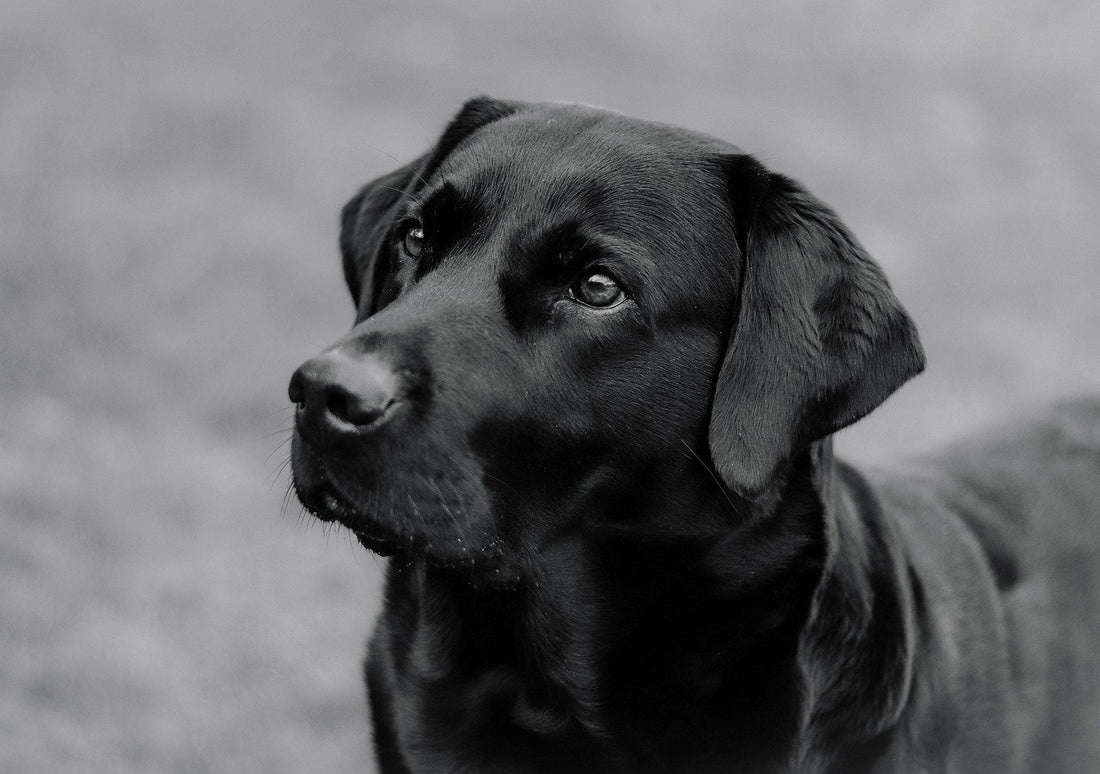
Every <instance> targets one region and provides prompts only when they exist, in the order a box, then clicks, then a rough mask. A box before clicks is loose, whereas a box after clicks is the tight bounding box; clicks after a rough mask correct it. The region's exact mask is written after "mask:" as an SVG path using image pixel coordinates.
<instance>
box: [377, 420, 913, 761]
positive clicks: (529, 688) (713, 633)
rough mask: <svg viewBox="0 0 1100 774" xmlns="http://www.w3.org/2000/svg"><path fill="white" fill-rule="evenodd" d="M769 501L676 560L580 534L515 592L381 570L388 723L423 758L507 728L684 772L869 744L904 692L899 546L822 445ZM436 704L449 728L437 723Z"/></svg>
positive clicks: (908, 628)
mask: <svg viewBox="0 0 1100 774" xmlns="http://www.w3.org/2000/svg"><path fill="white" fill-rule="evenodd" d="M777 502H778V505H776V506H774V507H772V508H770V511H769V512H768V513H766V514H764V513H749V515H748V516H747V517H743V518H741V519H740V521H739V523H738V524H736V525H734V526H729V527H727V529H726V531H725V532H724V533H723V534H721V535H720V536H714V537H711V538H708V539H707V540H698V541H695V540H692V541H685V542H683V543H682V544H677V545H675V546H672V547H670V546H668V545H667V544H663V545H658V544H654V543H650V542H646V541H642V542H641V543H639V544H636V545H631V546H627V547H624V545H623V543H622V541H621V540H611V539H607V536H606V534H603V533H599V532H596V533H592V534H590V533H577V534H575V535H573V536H571V537H569V538H568V539H564V540H561V541H558V542H557V543H555V544H554V545H553V546H552V547H551V548H550V549H548V552H547V556H546V557H545V561H544V565H543V568H542V570H541V573H540V575H539V576H538V580H537V581H536V582H534V583H530V584H526V585H524V586H522V587H520V588H518V589H489V588H481V589H478V588H474V587H472V586H470V585H468V584H463V583H456V582H455V577H454V576H453V574H452V573H450V572H448V571H446V570H440V569H433V568H431V567H429V566H426V565H422V564H415V565H414V566H412V567H407V568H404V569H402V568H399V567H396V566H395V568H394V569H391V572H390V576H389V580H388V587H387V609H386V613H385V615H384V617H383V625H382V627H380V631H379V635H378V636H379V637H383V638H384V637H388V636H393V635H396V636H394V639H393V643H394V644H395V645H396V644H397V643H399V642H401V643H405V645H404V646H401V647H402V648H403V650H400V651H398V650H397V649H396V648H386V650H387V651H392V652H393V654H394V655H392V656H391V659H392V663H390V664H389V665H388V667H389V668H388V669H387V670H386V671H388V672H389V673H390V680H391V683H392V686H393V692H394V695H395V697H396V701H398V702H399V703H406V704H407V705H408V706H406V707H404V708H402V710H401V711H402V713H411V714H412V715H415V716H420V717H421V718H425V717H433V716H434V717H435V719H436V721H437V724H435V725H433V726H432V728H433V729H434V730H429V725H430V724H425V723H419V724H418V726H419V727H420V729H421V732H422V733H425V734H429V735H430V736H432V738H433V739H435V740H436V741H435V742H433V744H439V741H438V740H440V739H443V738H446V737H447V736H456V735H457V734H459V733H460V729H465V732H464V733H465V734H467V735H468V736H469V737H472V738H477V737H478V736H479V735H480V734H481V733H482V732H483V731H484V729H486V728H488V727H493V728H496V729H499V728H500V727H501V726H502V725H507V724H510V725H511V726H512V727H513V728H514V729H515V731H516V734H517V739H519V738H520V737H522V738H523V739H524V740H528V741H529V740H531V739H541V740H544V741H545V742H546V744H547V745H548V746H550V747H553V748H554V749H557V750H558V751H559V752H562V754H566V755H580V756H587V757H588V758H589V759H593V760H599V761H601V763H600V764H599V765H600V766H604V767H608V768H614V767H615V766H613V765H612V764H613V763H614V762H618V764H621V765H623V766H624V767H625V768H627V769H630V768H631V765H632V764H631V763H630V762H631V761H633V762H637V761H639V760H642V761H647V762H649V763H647V764H646V765H653V766H654V767H655V768H657V769H659V768H661V766H663V765H665V764H669V765H671V764H673V762H675V766H678V767H680V768H683V766H684V758H685V756H686V757H688V758H690V759H691V760H693V761H697V762H698V766H697V767H695V768H698V769H700V770H702V769H704V768H705V766H706V762H707V761H709V760H718V759H722V760H725V761H727V762H730V761H733V762H737V761H740V762H741V764H742V765H743V767H744V769H745V770H750V771H751V770H756V769H757V768H760V769H766V770H774V769H776V768H778V767H779V766H781V765H782V761H783V760H789V761H793V762H794V763H793V767H792V770H795V771H813V770H815V768H814V767H815V766H816V765H817V764H816V763H815V761H824V758H823V756H822V755H821V753H820V750H822V749H833V750H836V749H847V748H848V747H851V745H852V743H853V742H859V743H862V742H864V741H865V740H869V739H872V738H873V737H874V736H875V735H876V734H877V733H878V732H879V731H880V730H882V729H883V728H885V727H886V726H887V725H889V724H891V723H892V722H894V721H896V718H897V716H898V713H899V712H900V709H901V707H903V706H904V704H905V701H906V692H907V686H908V682H909V679H910V675H909V672H908V669H909V666H908V665H909V664H911V662H912V651H913V635H912V631H913V626H912V621H910V620H909V619H908V618H906V613H905V611H907V610H910V609H911V608H912V605H911V604H910V603H909V602H910V600H909V596H908V595H909V593H910V592H909V587H908V585H907V583H906V582H905V573H904V570H903V569H902V568H903V567H904V561H903V558H902V557H900V556H897V555H896V549H895V548H894V546H896V545H897V541H896V540H893V539H892V536H891V534H890V533H889V524H888V523H887V522H886V521H885V520H884V519H882V518H881V517H880V513H879V511H878V509H877V504H876V503H875V502H874V501H873V496H872V495H871V494H870V492H869V490H867V488H866V486H865V485H864V484H863V482H862V480H861V479H860V478H859V477H858V476H857V475H856V474H855V473H854V472H853V471H851V469H849V468H847V467H846V466H844V465H842V464H841V463H835V462H834V461H833V458H832V453H831V444H830V443H829V442H828V440H826V441H825V442H820V443H817V444H814V445H813V446H812V447H811V449H810V450H809V451H808V453H807V454H805V455H803V457H801V458H800V459H798V460H796V461H795V463H794V464H793V465H792V466H791V468H790V470H789V472H788V475H787V477H786V482H785V484H784V487H783V494H782V495H781V496H780V497H779V498H778V499H777ZM728 505H729V501H728V500H722V499H720V498H717V497H716V498H715V499H714V501H713V502H712V503H710V504H709V507H711V508H713V509H715V511H716V513H719V512H721V511H723V510H725V511H728ZM750 510H751V509H750ZM726 518H727V522H728V513H727V514H726ZM410 642H411V646H410V645H409V644H408V643H410ZM853 671H857V672H859V673H860V674H861V675H864V677H860V678H852V674H853ZM413 686H415V688H413ZM855 686H876V688H875V689H874V690H875V691H876V695H874V696H864V695H862V694H861V695H859V696H854V695H852V693H853V691H856V690H864V689H857V688H856V687H855ZM437 692H438V695H446V696H447V697H449V699H450V701H449V702H448V703H449V704H450V705H452V706H459V707H461V708H462V711H461V713H460V715H456V716H455V717H453V718H449V719H447V718H442V717H441V716H439V714H438V712H437V711H436V710H435V709H433V699H432V696H433V695H435V694H436V693H437ZM455 699H460V700H459V701H455ZM436 706H438V704H436ZM856 707H858V708H859V709H858V711H857V710H856V709H854V708H856ZM406 716H407V715H406ZM715 719H720V720H721V722H720V725H721V729H710V728H709V724H711V723H715V722H716V721H715ZM443 729H446V731H445V732H444V731H443ZM730 729H736V731H733V732H731V731H730ZM712 731H713V733H711V732H712ZM611 739H614V740H616V742H615V745H614V747H612V745H611V743H610V741H606V740H611ZM531 743H532V744H533V742H531ZM517 744H519V742H518V741H517ZM456 747H462V748H463V749H466V747H465V746H464V745H456ZM634 765H635V768H636V767H637V766H636V763H635V764H634ZM691 768H692V765H691V764H690V763H689V769H691Z"/></svg>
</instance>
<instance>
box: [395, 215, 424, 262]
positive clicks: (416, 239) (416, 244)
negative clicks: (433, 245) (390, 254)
mask: <svg viewBox="0 0 1100 774" xmlns="http://www.w3.org/2000/svg"><path fill="white" fill-rule="evenodd" d="M424 245H425V239H424V224H422V223H421V222H420V221H419V220H410V221H408V222H407V223H406V224H405V225H404V226H403V227H402V229H401V249H402V250H404V251H405V254H406V255H408V256H409V257H410V258H419V257H420V256H421V255H423V253H424Z"/></svg>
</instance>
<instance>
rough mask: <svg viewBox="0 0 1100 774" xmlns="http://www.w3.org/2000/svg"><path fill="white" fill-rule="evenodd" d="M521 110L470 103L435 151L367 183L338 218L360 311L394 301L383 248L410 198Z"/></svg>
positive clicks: (486, 100) (499, 103)
mask: <svg viewBox="0 0 1100 774" xmlns="http://www.w3.org/2000/svg"><path fill="white" fill-rule="evenodd" d="M522 108H523V104H522V103H519V102H505V101H503V100H497V99H492V98H491V97H475V98H474V99H471V100H469V101H467V102H466V104H465V105H463V106H462V109H461V110H460V111H459V112H458V114H457V115H456V116H455V117H454V119H453V120H452V121H451V123H450V124H449V125H448V126H447V128H446V129H445V130H444V131H443V134H442V136H441V137H440V138H439V141H438V142H436V144H435V146H434V147H433V148H432V150H431V151H429V152H428V153H425V154H424V155H422V156H420V157H419V158H417V159H416V160H414V161H411V162H409V163H408V164H406V165H405V166H403V167H401V168H400V169H397V170H395V171H393V172H390V173H389V174H386V175H382V177H379V178H378V179H376V180H372V181H371V182H369V183H367V184H366V185H365V186H363V188H362V189H360V190H359V193H357V194H356V195H355V196H354V197H352V199H351V201H349V202H348V203H347V204H345V205H344V209H343V211H342V212H341V216H340V252H341V254H342V255H343V259H344V280H345V281H346V282H347V285H348V290H349V291H351V297H352V299H353V300H354V301H355V305H356V307H357V308H359V309H360V310H362V311H364V312H365V313H366V315H371V314H374V313H375V312H377V311H378V310H379V309H381V308H382V307H384V306H385V305H386V304H387V303H389V302H390V301H391V300H392V299H391V298H387V297H386V296H385V295H384V292H383V291H385V290H388V289H387V288H386V284H385V281H384V280H385V277H386V276H387V275H388V274H389V271H390V267H389V253H388V251H387V250H386V249H384V248H385V242H386V236H387V235H388V234H389V230H390V227H391V226H392V225H393V221H394V218H395V217H396V216H397V214H398V212H399V211H400V209H401V204H402V203H403V202H404V200H405V199H406V197H408V196H409V195H410V194H412V193H415V192H416V191H417V190H418V189H419V188H420V186H422V185H424V183H425V182H426V181H427V179H428V178H429V177H431V175H432V173H433V172H435V170H436V169H437V168H438V167H439V165H440V164H441V163H442V162H443V159H445V158H446V157H447V156H448V155H449V154H450V153H451V152H453V151H454V149H455V148H457V147H458V145H459V144H460V143H462V141H463V140H465V139H466V138H467V137H469V136H470V135H471V134H473V133H474V132H476V131H477V130H478V129H480V128H481V127H483V126H485V125H486V124H489V123H492V122H493V121H497V120H499V119H501V118H504V117H505V116H509V115H512V114H513V113H517V112H519V111H520V110H521V109H522ZM364 307H365V308H364Z"/></svg>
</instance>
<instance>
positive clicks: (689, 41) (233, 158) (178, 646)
mask: <svg viewBox="0 0 1100 774" xmlns="http://www.w3.org/2000/svg"><path fill="white" fill-rule="evenodd" d="M547 5H548V6H549V5H550V4H547ZM646 5H649V4H646ZM653 5H654V6H656V7H655V8H653V9H651V10H643V8H644V7H645V6H643V5H641V4H638V5H628V4H626V3H616V2H591V1H585V2H581V1H580V0H570V1H568V2H557V3H554V4H552V6H551V7H550V8H547V9H545V10H542V11H539V12H537V13H536V12H532V11H530V10H527V11H522V12H521V11H519V10H517V9H518V8H519V6H517V5H515V4H512V3H506V2H503V0H501V1H500V2H463V3H444V2H435V3H422V4H418V5H416V6H415V7H414V6H410V5H409V4H404V3H401V4H399V3H381V2H373V3H372V2H368V3H353V2H344V1H342V0H326V2H313V3H308V4H305V3H302V4H297V5H295V4H291V3H287V2H258V0H241V1H239V2H233V3H224V2H190V3H160V2H154V3H150V2H136V1H135V2H114V1H112V2H97V3H77V2H71V3H54V2H48V1H47V2H44V1H43V0H33V1H31V0H9V2H7V3H5V4H4V7H3V10H0V529H2V534H0V654H2V655H0V770H3V771H5V772H20V771H49V772H63V771H81V772H83V771H90V770H95V771H111V772H126V771H134V772H147V771H180V772H193V771H204V770H213V771H263V772H301V771H311V770H314V771H354V770H363V769H365V768H366V767H367V766H368V764H367V763H366V760H367V742H366V739H367V736H366V729H365V725H364V717H365V711H364V709H363V698H362V690H361V688H360V685H359V680H358V674H359V667H358V661H359V657H360V653H361V650H362V644H363V641H364V638H365V636H366V634H367V632H368V630H369V627H370V623H371V620H372V618H373V616H374V613H375V611H376V609H377V594H376V592H377V584H378V578H379V569H380V565H379V564H378V562H376V561H375V560H374V559H373V558H372V557H370V556H368V555H366V554H365V553H364V552H363V551H362V550H361V549H359V548H358V547H356V546H354V545H352V543H351V542H350V541H349V540H348V539H347V538H346V537H345V535H343V534H341V533H332V534H326V533H324V531H323V530H321V529H320V528H319V527H318V526H315V525H311V524H309V523H305V522H302V521H301V520H299V519H298V518H297V510H296V509H293V508H292V509H291V510H290V512H289V513H288V514H287V515H285V516H280V505H281V499H282V496H283V493H284V491H285V487H286V478H285V476H279V475H277V474H276V473H277V468H278V466H279V463H280V462H281V461H282V460H283V459H284V458H285V447H282V448H279V445H280V442H281V441H283V440H284V439H285V438H286V434H285V429H286V427H287V426H288V419H289V412H288V411H287V401H286V398H285V385H286V381H287V378H288V376H289V374H290V373H291V371H292V370H293V368H294V367H295V366H296V365H297V364H298V363H299V362H300V361H301V360H302V359H304V358H305V357H306V356H308V355H309V354H311V353H312V352H314V351H315V350H316V349H318V348H319V347H320V346H322V345H323V344H325V343H326V342H327V341H328V340H330V339H332V338H333V337H335V336H336V335H337V334H339V333H340V332H341V331H342V330H343V329H344V328H345V326H346V325H347V324H348V323H349V322H350V319H351V309H350V306H349V304H348V302H347V301H346V298H345V295H344V290H343V288H342V286H341V279H340V270H339V264H338V259H337V254H336V247H335V241H336V230H335V229H336V225H335V224H336V217H337V213H338V210H339V208H340V206H341V205H342V204H343V202H344V200H345V199H346V198H347V197H348V196H349V195H350V194H351V192H352V191H353V190H354V189H355V188H356V187H357V185H358V184H360V183H361V182H362V181H364V180H366V179H368V178H370V177H372V176H374V175H377V174H379V173H381V172H384V171H386V170H388V169H389V168H391V167H392V166H394V165H395V161H394V159H395V158H396V159H401V160H405V159H407V158H410V157H412V156H413V155H415V154H417V153H419V152H420V151H421V150H422V149H423V147H425V146H426V143H427V142H428V141H429V140H431V139H432V138H433V136H434V134H435V132H437V131H438V129H439V128H440V127H441V126H442V124H443V123H444V121H445V120H446V118H447V117H448V115H449V114H450V113H452V112H453V111H454V110H455V109H456V108H457V107H458V106H459V105H460V103H461V102H462V100H463V99H464V98H465V97H467V96H470V95H472V94H475V93H481V92H487V93H490V94H495V95H499V96H512V97H526V98H536V99H569V100H576V101H583V102H591V103H597V104H603V105H607V106H610V107H614V108H617V109H620V110H623V111H625V112H629V113H634V114H638V115H641V116H644V117H649V118H654V119H660V120H665V121H670V122H674V123H680V124H685V125H688V126H692V127H694V128H698V129H702V130H706V131H709V132H711V133H714V134H719V135H721V136H723V137H726V138H728V139H731V140H733V141H734V142H736V143H738V144H739V145H741V146H742V147H743V148H745V149H748V150H751V151H753V152H756V153H758V154H760V155H761V156H762V157H763V158H764V159H765V160H767V161H768V162H769V163H770V164H772V165H773V166H774V167H776V168H778V169H781V170H784V171H787V172H789V173H791V174H793V175H794V176H796V177H799V178H800V179H802V180H803V181H804V182H806V183H807V184H808V185H809V186H810V187H811V188H812V189H813V190H815V191H816V192H818V193H819V194H820V195H821V196H822V197H823V198H824V199H826V200H827V201H829V202H831V203H832V204H833V205H834V206H835V207H836V208H837V209H838V210H839V211H840V212H841V214H842V215H843V216H844V217H845V218H846V220H847V221H848V222H849V223H850V224H851V225H852V226H853V228H854V229H855V231H856V232H857V233H858V234H859V235H860V236H861V237H862V239H863V240H864V242H865V243H866V244H867V245H868V247H869V248H870V250H871V252H872V253H874V254H875V255H876V256H877V257H878V258H879V260H880V261H881V262H882V263H883V265H884V266H885V267H886V269H887V272H888V273H889V275H890V276H891V278H892V280H893V283H894V286H895V287H896V289H897V291H898V294H899V295H900V296H901V298H902V299H903V300H904V301H905V302H906V303H907V304H908V306H909V308H910V309H911V310H912V312H913V313H914V315H915V317H916V319H917V321H918V324H919V326H920V328H921V330H922V332H923V335H924V340H925V343H926V346H927V349H928V354H929V361H930V368H929V371H928V373H927V374H926V375H925V376H923V377H922V378H921V379H919V380H918V381H917V382H915V383H913V384H912V385H910V386H909V387H907V388H906V389H905V390H904V391H903V392H902V393H901V394H900V395H898V396H897V397H895V398H894V399H892V400H891V401H890V402H889V403H888V404H887V406H886V407H884V409H883V410H882V411H881V412H879V413H878V414H876V415H875V416H874V417H872V418H871V419H870V420H868V421H867V422H866V423H865V424H863V425H861V426H860V428H858V429H857V430H855V431H852V432H850V433H848V434H847V435H846V436H845V437H844V438H842V440H841V446H842V448H844V449H847V450H848V451H849V452H851V453H853V454H855V456H857V457H859V456H862V457H877V456H880V455H883V454H886V453H894V452H895V450H899V451H907V450H913V449H919V448H923V447H926V446H927V445H929V444H932V443H935V442H937V441H939V440H941V439H943V438H946V437H948V436H950V435H952V434H953V433H955V432H957V431H960V430H965V429H966V428H968V427H971V426H973V425H975V424H978V423H981V422H984V421H986V420H988V419H990V418H992V417H995V416H997V415H1004V414H1006V413H1009V414H1011V412H1013V411H1014V410H1016V407H1019V406H1026V405H1027V404H1029V403H1030V402H1033V401H1035V400H1039V399H1043V398H1046V397H1050V396H1055V395H1060V394H1064V393H1069V392H1074V391H1082V390H1092V391H1096V390H1098V389H1100V342H1098V334H1097V331H1100V307H1098V305H1097V303H1096V295H1097V293H1098V291H1100V260H1098V258H1100V217H1097V213H1098V212H1100V139H1098V138H1100V133H1098V127H1100V89H1098V88H1097V84H1098V83H1100V47H1098V46H1097V45H1096V41H1097V40H1100V14H1097V13H1096V12H1095V8H1094V7H1092V6H1091V4H1087V3H1078V4H1075V5H1074V4H1061V5H1059V4H1051V3H1047V4H1042V5H1035V4H1030V3H1023V2H1011V3H1005V2H992V0H985V1H982V2H969V3H963V4H959V3H947V2H930V3H920V4H911V5H912V8H911V9H910V10H898V9H896V8H894V9H891V8H888V7H887V6H886V4H881V3H872V2H866V0H845V1H842V2H830V3H821V2H807V3H794V2H775V3H770V4H768V3H758V4H747V5H752V6H754V7H756V8H757V10H730V8H731V7H732V4H729V3H724V2H713V3H706V4H699V3H695V4H691V3H676V4H673V3H666V4H661V5H660V6H657V4H653ZM918 9H919V10H918ZM269 455H271V456H269Z"/></svg>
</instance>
